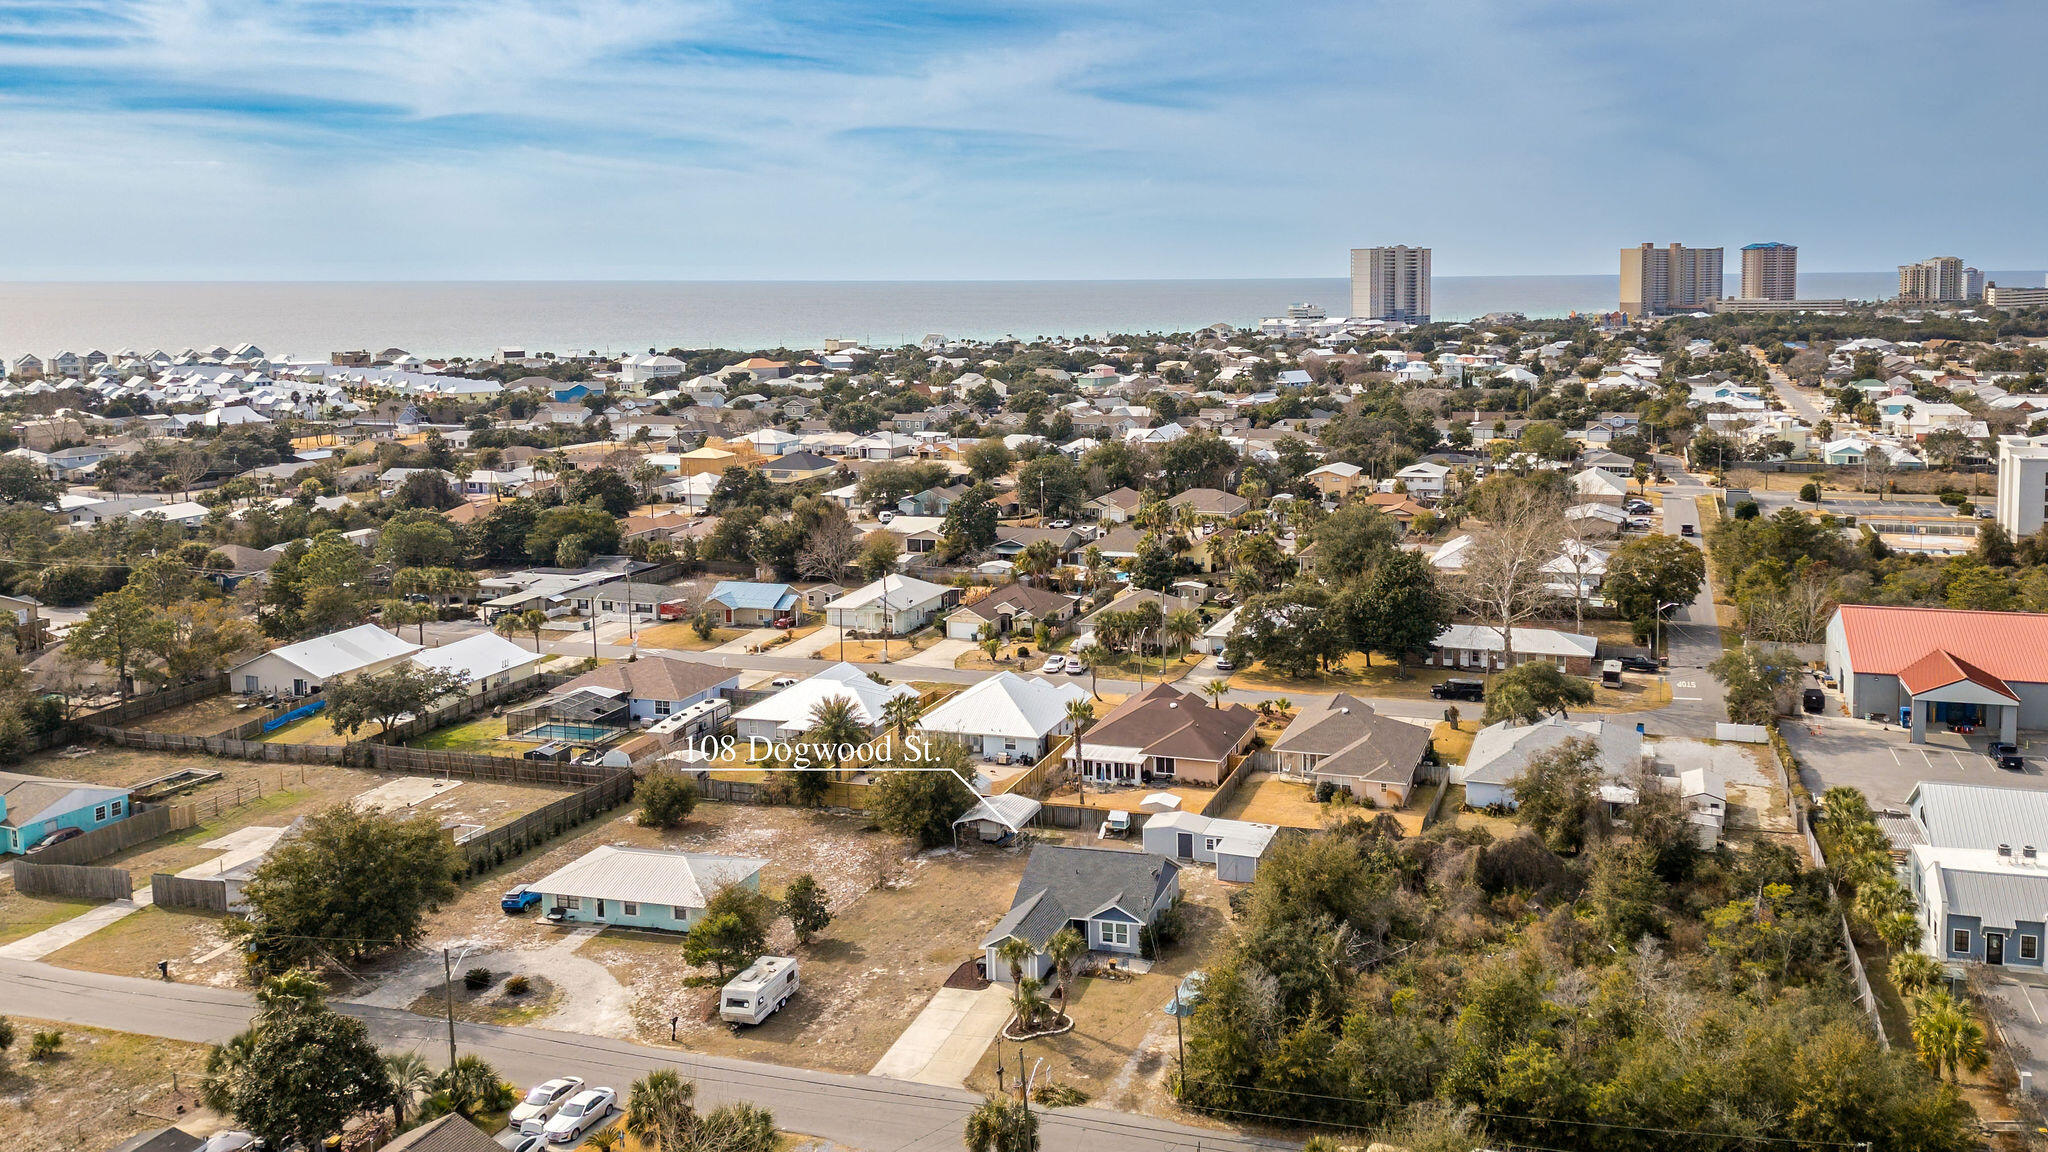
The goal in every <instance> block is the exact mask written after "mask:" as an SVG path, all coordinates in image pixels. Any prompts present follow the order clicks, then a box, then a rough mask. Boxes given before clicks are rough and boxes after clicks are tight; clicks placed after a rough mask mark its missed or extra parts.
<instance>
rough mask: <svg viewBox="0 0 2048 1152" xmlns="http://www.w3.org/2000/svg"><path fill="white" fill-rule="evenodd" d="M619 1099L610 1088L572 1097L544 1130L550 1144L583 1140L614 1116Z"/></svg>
mask: <svg viewBox="0 0 2048 1152" xmlns="http://www.w3.org/2000/svg"><path fill="white" fill-rule="evenodd" d="M618 1099H619V1094H618V1093H617V1092H615V1091H613V1090H612V1089H610V1088H591V1089H588V1090H586V1091H582V1092H578V1093H577V1094H576V1095H574V1096H572V1097H570V1098H569V1102H568V1103H567V1104H564V1105H562V1110H561V1111H559V1112H557V1113H555V1115H554V1117H553V1118H552V1119H550V1120H549V1121H548V1126H547V1128H545V1129H544V1131H545V1132H546V1133H547V1138H548V1143H550V1144H573V1143H575V1142H576V1141H578V1140H581V1139H582V1138H583V1134H584V1133H585V1132H588V1131H590V1130H591V1129H592V1128H593V1127H596V1126H597V1124H598V1123H600V1122H601V1121H603V1120H604V1118H605V1117H607V1116H609V1115H611V1114H612V1105H613V1104H615V1103H617V1102H618Z"/></svg>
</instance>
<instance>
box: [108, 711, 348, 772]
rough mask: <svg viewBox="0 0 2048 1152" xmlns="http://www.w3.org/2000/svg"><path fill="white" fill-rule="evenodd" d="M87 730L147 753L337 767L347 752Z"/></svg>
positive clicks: (224, 738)
mask: <svg viewBox="0 0 2048 1152" xmlns="http://www.w3.org/2000/svg"><path fill="white" fill-rule="evenodd" d="M250 723H252V724H253V723H258V722H257V721H251V722H250ZM245 727H246V725H245ZM86 730H87V731H89V732H91V733H92V734H93V735H95V736H97V737H99V738H100V739H102V740H105V741H107V742H108V743H110V744H119V745H120V746H122V747H123V748H140V749H142V750H144V751H146V752H201V753H205V754H206V755H208V756H226V757H228V758H229V759H233V760H262V761H265V762H267V763H272V764H339V763H341V762H342V757H343V754H344V753H345V752H346V749H344V748H343V747H342V746H341V745H339V744H265V743H263V742H262V741H260V740H242V739H237V738H235V737H233V736H180V735H176V734H173V733H170V732H145V731H143V730H141V729H139V728H109V727H107V726H105V725H102V724H93V725H90V726H88V727H87V729H86Z"/></svg>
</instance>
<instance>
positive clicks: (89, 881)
mask: <svg viewBox="0 0 2048 1152" xmlns="http://www.w3.org/2000/svg"><path fill="white" fill-rule="evenodd" d="M14 887H15V890H16V891H19V892H20V893H21V894H22V895H24V896H61V897H66V898H69V899H73V900H127V899H130V898H132V897H133V896H134V895H135V885H134V883H133V882H132V881H131V880H130V879H129V876H128V870H127V869H126V868H88V867H85V866H83V865H80V864H39V863H35V862H33V861H29V860H16V861H15V862H14Z"/></svg>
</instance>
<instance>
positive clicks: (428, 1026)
mask: <svg viewBox="0 0 2048 1152" xmlns="http://www.w3.org/2000/svg"><path fill="white" fill-rule="evenodd" d="M0 986H4V987H5V988H6V989H7V994H6V1007H7V1011H8V1013H9V1014H10V1015H20V1016H25V1017H30V1018H33V1019H41V1020H55V1021H61V1022H63V1023H67V1024H79V1025H85V1026H90V1027H95V1028H108V1029H113V1030H116V1031H122V1032H140V1033H142V1034H144V1035H150V1036H162V1037H166V1038H169V1039H173V1040H184V1041H190V1042H194V1043H218V1042H220V1041H223V1040H226V1039H228V1038H229V1037H231V1036H233V1035H234V1034H235V1033H237V1032H240V1031H241V1030H242V1029H243V1028H246V1027H247V1026H248V1023H249V1018H250V1015H251V1014H252V1012H253V1006H252V1003H251V1000H250V998H249V996H248V995H247V994H246V993H243V992H238V991H234V990H231V989H223V988H209V987H202V986H198V985H186V984H164V983H161V982H158V981H153V980H137V979H132V978H129V977H124V976H105V975H101V974H98V973H92V972H74V971H70V970H68V969H63V968H53V967H50V966H48V965H44V964H31V963H23V962H19V961H11V960H0ZM336 1007H337V1008H338V1009H339V1010H340V1011H342V1012H345V1013H347V1014H348V1015H350V1016H354V1017H356V1018H358V1019H360V1020H362V1021H363V1022H364V1023H365V1024H367V1025H368V1026H369V1029H370V1034H371V1036H372V1038H373V1039H375V1041H376V1042H377V1043H378V1044H379V1045H380V1046H381V1047H384V1048H386V1049H396V1050H408V1049H416V1050H417V1051H419V1052H420V1053H421V1054H422V1055H424V1056H425V1057H426V1058H427V1059H428V1061H429V1062H431V1063H433V1064H435V1065H437V1066H438V1065H440V1064H441V1063H442V1062H444V1061H446V1059H447V1054H448V1033H447V1027H446V1025H445V1024H443V1023H441V1022H439V1021H435V1020H429V1019H427V1018H425V1017H421V1016H415V1015H413V1014H411V1013H409V1012H402V1011H398V1010H396V1009H388V1008H371V1007H366V1006H363V1005H356V1004H346V1003H343V1004H338V1005H336ZM455 1037H456V1043H457V1045H458V1046H459V1050H460V1051H461V1052H462V1053H464V1054H470V1053H474V1054H476V1055H479V1056H482V1057H483V1058H484V1059H486V1060H488V1061H490V1062H491V1064H492V1066H493V1067H495V1068H496V1069H497V1070H498V1072H499V1073H500V1074H501V1075H503V1076H505V1077H506V1078H507V1079H509V1080H511V1081H512V1082H514V1083H515V1084H522V1085H524V1084H532V1083H537V1082H539V1081H541V1080H545V1079H547V1078H549V1077H551V1076H559V1075H576V1076H581V1077H583V1078H584V1080H585V1081H586V1082H587V1083H590V1084H592V1085H609V1086H611V1087H613V1088H616V1089H618V1090H619V1091H620V1093H621V1094H623V1093H624V1092H625V1090H626V1088H627V1086H628V1085H630V1084H631V1083H632V1082H633V1081H634V1080H636V1079H638V1078H639V1077H641V1076H644V1075H646V1074H647V1073H648V1072H650V1071H652V1070H654V1069H656V1068H674V1069H676V1070H677V1071H678V1072H680V1073H681V1074H682V1075H684V1076H687V1077H689V1078H690V1079H692V1080H695V1081H696V1083H697V1099H698V1101H699V1102H700V1104H702V1105H704V1106H706V1107H716V1106H717V1105H719V1104H723V1103H727V1102H730V1101H735V1100H746V1101H751V1102H752V1103H754V1104H757V1105H759V1106H761V1107H763V1108H767V1109H769V1110H770V1111H772V1112H774V1113H775V1122H776V1124H777V1125H778V1126H779V1127H781V1128H783V1129H786V1130H788V1131H792V1132H802V1133H805V1134H807V1135H811V1136H819V1137H823V1138H825V1139H827V1140H831V1141H833V1142H834V1143H837V1144H842V1145H845V1146H847V1147H849V1148H862V1149H869V1150H871V1152H940V1150H941V1149H943V1150H945V1152H952V1150H954V1149H958V1148H959V1147H960V1136H961V1129H962V1127H963V1125H964V1124H965V1122H966V1117H967V1114H968V1112H969V1111H971V1110H972V1109H973V1108H974V1106H975V1105H976V1104H978V1103H980V1099H981V1098H980V1097H979V1096H976V1095H974V1094H973V1093H971V1092H967V1091H964V1090H960V1089H950V1088H936V1087H931V1086H928V1085H923V1084H911V1083H906V1082H902V1081H896V1080H883V1079H879V1078H876V1077H870V1076H846V1075H838V1074H834V1073H828V1072H812V1071H809V1070H807V1069H801V1068H784V1067H782V1066H780V1065H775V1064H757V1063H752V1062H749V1061H744V1060H726V1059H720V1058H716V1057H711V1056H701V1055H698V1054H695V1053H691V1052H685V1051H683V1050H681V1049H670V1048H657V1047H652V1046H649V1045H645V1044H631V1043H627V1042H625V1041H622V1040H609V1039H603V1038H599V1037H591V1036H577V1035H570V1034H568V1033H562V1032H550V1031H546V1030H544V1029H539V1028H499V1027H493V1026H489V1025H482V1024H464V1023H459V1022H458V1023H457V1024H456V1026H455ZM1039 1131H1040V1136H1041V1138H1042V1140H1043V1143H1044V1146H1045V1147H1046V1148H1047V1149H1055V1150H1057V1149H1082V1148H1116V1149H1118V1150H1120V1152H1198V1150H1208V1149H1216V1150H1220V1152H1252V1150H1254V1149H1276V1148H1292V1147H1295V1145H1293V1144H1289V1143H1285V1142H1280V1141H1273V1140H1263V1139H1257V1138H1252V1137H1244V1136H1238V1135H1235V1134H1233V1133H1230V1132H1223V1131H1212V1130H1209V1129H1198V1128H1189V1127H1186V1126H1184V1125H1180V1124H1175V1123H1172V1122H1171V1121H1166V1120H1159V1119H1154V1118H1152V1117H1149V1116H1137V1115H1132V1114H1129V1113H1124V1112H1111V1111H1108V1110H1105V1109H1100V1108H1069V1109H1061V1110H1059V1111H1047V1112H1045V1113H1044V1119H1043V1121H1042V1123H1041V1127H1040V1129H1039Z"/></svg>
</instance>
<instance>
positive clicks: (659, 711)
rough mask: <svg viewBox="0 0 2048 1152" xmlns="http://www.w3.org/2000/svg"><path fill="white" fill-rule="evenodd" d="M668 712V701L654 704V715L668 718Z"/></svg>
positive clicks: (659, 701)
mask: <svg viewBox="0 0 2048 1152" xmlns="http://www.w3.org/2000/svg"><path fill="white" fill-rule="evenodd" d="M668 710H669V702H668V701H667V700H656V701H655V702H654V714H655V715H656V716H666V715H668Z"/></svg>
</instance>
